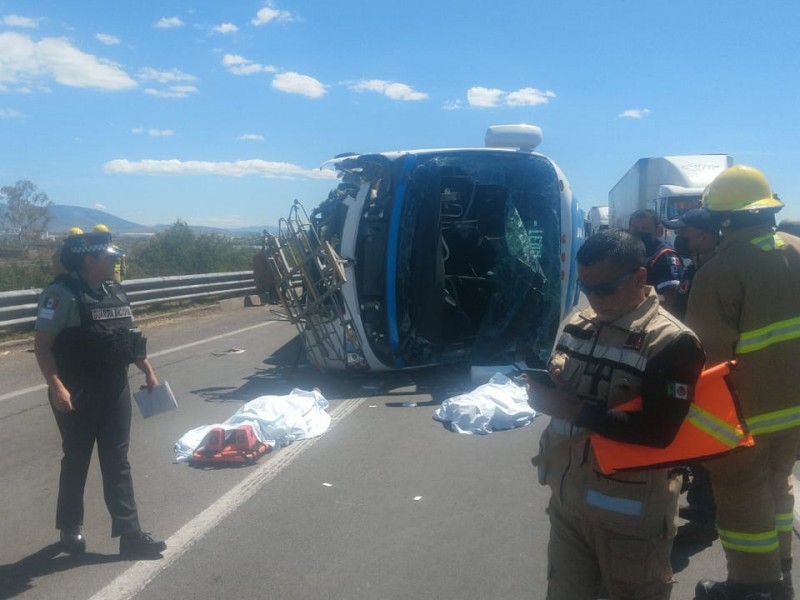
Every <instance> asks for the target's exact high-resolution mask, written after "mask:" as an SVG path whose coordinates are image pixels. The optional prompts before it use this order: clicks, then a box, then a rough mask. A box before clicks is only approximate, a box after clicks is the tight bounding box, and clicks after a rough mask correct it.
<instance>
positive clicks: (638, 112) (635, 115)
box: [617, 108, 650, 119]
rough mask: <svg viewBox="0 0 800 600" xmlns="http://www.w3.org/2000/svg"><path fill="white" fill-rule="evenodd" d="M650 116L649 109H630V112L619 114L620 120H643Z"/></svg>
mask: <svg viewBox="0 0 800 600" xmlns="http://www.w3.org/2000/svg"><path fill="white" fill-rule="evenodd" d="M648 114H650V109H649V108H629V109H628V110H626V111H623V112H621V113H619V114H618V115H617V116H618V117H619V118H620V119H641V118H642V117H644V116H645V115H648Z"/></svg>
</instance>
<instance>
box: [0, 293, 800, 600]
mask: <svg viewBox="0 0 800 600" xmlns="http://www.w3.org/2000/svg"><path fill="white" fill-rule="evenodd" d="M143 329H144V331H145V334H146V335H147V336H148V338H149V340H150V352H151V356H152V357H153V362H154V364H155V366H156V369H157V372H158V374H159V376H160V377H161V378H162V379H166V380H168V381H169V382H170V384H171V385H172V387H173V389H174V390H175V392H176V395H177V396H178V402H179V405H180V407H179V409H178V410H176V411H172V412H169V413H165V414H162V415H158V416H156V417H153V418H152V419H149V420H144V419H142V418H141V416H140V415H138V414H136V415H135V418H134V424H133V431H132V439H133V442H132V448H131V462H132V465H133V473H134V482H135V485H136V493H137V500H138V502H139V505H140V511H141V517H142V521H143V525H144V526H145V528H146V529H149V530H151V531H153V532H154V533H156V534H157V535H162V536H164V537H167V538H168V541H169V543H170V549H169V550H168V551H167V553H166V555H165V558H164V560H162V561H142V562H139V563H136V562H128V561H120V560H119V558H118V556H117V546H116V543H115V542H114V541H112V540H111V539H110V537H109V534H110V524H109V520H108V516H107V513H106V511H105V507H104V506H103V503H102V497H101V496H102V493H101V487H100V480H99V470H98V469H97V465H96V464H94V465H93V467H92V471H91V474H90V480H89V483H88V485H87V493H86V500H87V503H86V504H87V522H86V533H87V537H88V539H89V549H90V552H89V553H87V555H86V556H85V557H83V558H80V559H73V558H69V557H65V556H63V555H57V548H56V547H55V546H54V544H53V542H54V541H55V540H56V537H57V532H56V531H55V529H54V528H53V511H54V504H55V492H56V485H57V472H58V460H59V457H60V451H59V448H58V446H59V443H58V439H57V438H58V436H57V432H56V429H55V424H54V423H53V418H52V415H51V414H50V412H49V408H48V406H47V405H46V400H45V397H44V392H43V391H42V390H39V391H38V392H37V391H34V392H28V393H21V394H19V395H15V393H14V390H24V389H27V388H29V387H31V386H36V385H37V382H38V381H39V380H38V374H37V373H36V370H35V365H34V359H33V356H32V354H30V353H29V352H26V351H25V348H21V349H19V348H18V349H15V350H13V351H9V353H8V354H5V355H4V354H3V353H4V352H5V351H4V350H2V349H0V378H1V380H2V381H4V382H6V381H11V380H13V381H14V386H17V387H15V388H14V389H9V388H8V387H6V388H5V389H4V390H2V391H3V393H4V396H5V399H4V400H2V401H0V450H2V452H0V481H2V492H1V493H0V524H1V525H0V527H1V528H2V536H1V537H0V539H2V540H3V543H2V544H0V598H9V597H15V598H22V599H33V598H70V599H81V598H90V599H92V600H99V599H100V598H109V599H114V600H122V599H123V598H138V599H161V598H164V599H166V598H209V597H215V596H217V595H225V596H228V597H266V596H269V597H270V598H273V599H305V598H315V597H327V598H338V599H343V600H344V599H351V598H386V599H390V600H393V599H397V600H400V599H405V598H409V597H421V598H433V597H448V598H449V597H461V598H464V599H467V600H470V599H473V598H474V599H477V598H482V599H484V598H498V599H500V598H542V597H544V589H545V578H546V573H545V564H546V554H545V553H546V541H547V532H548V525H547V519H546V514H545V511H544V509H545V506H546V501H547V496H548V492H547V490H546V489H545V488H542V487H541V486H539V485H538V484H536V483H535V481H534V477H533V470H532V468H531V466H530V463H529V458H530V457H531V456H532V455H533V454H534V453H535V449H536V443H537V440H538V436H539V433H540V431H541V429H542V428H543V427H544V425H545V424H546V418H538V419H536V420H535V421H534V424H533V425H532V426H530V427H528V428H524V429H518V430H514V431H509V432H497V433H495V434H493V435H491V436H463V435H458V434H454V433H451V432H449V431H447V430H446V429H445V428H444V427H443V426H442V425H441V424H440V423H438V422H436V421H434V420H433V419H432V418H431V417H432V414H433V412H434V410H435V408H436V406H437V405H438V404H439V403H440V402H441V400H442V399H444V398H445V397H447V396H449V395H452V394H453V393H456V392H459V391H463V390H465V389H468V388H469V387H470V384H469V381H468V377H467V373H466V371H465V370H459V369H433V370H429V371H425V372H420V373H413V374H412V373H395V374H386V375H377V376H368V377H350V378H341V377H335V376H325V375H322V374H319V373H316V372H315V371H313V370H312V369H310V368H309V367H308V366H307V365H304V364H302V363H301V364H300V365H299V366H295V365H296V359H297V350H298V345H297V341H296V338H295V330H294V328H293V327H292V326H290V325H289V324H287V323H285V322H277V321H275V320H274V317H273V315H272V314H271V313H270V312H269V310H267V309H266V308H264V307H252V308H247V309H240V310H236V311H232V312H218V313H217V312H210V313H196V314H193V315H185V316H181V317H179V318H173V319H167V320H163V321H162V322H160V323H149V324H144V325H143ZM232 350H244V352H238V353H237V352H231V351H232ZM7 377H8V379H7ZM131 380H132V384H134V385H138V384H139V383H141V380H142V376H141V375H140V374H135V375H133V376H132V379H131ZM293 387H301V388H304V389H310V388H312V387H319V388H320V389H321V390H322V392H323V394H325V396H326V397H327V398H328V399H329V400H330V401H331V409H330V412H331V413H332V415H333V416H334V426H333V427H332V429H331V430H330V431H328V432H327V433H326V434H325V435H324V436H322V437H320V438H317V439H315V440H309V441H305V442H298V443H295V444H293V445H291V446H289V447H288V448H285V449H283V450H280V451H277V452H274V453H273V454H271V455H267V456H266V457H265V458H264V459H262V461H260V462H259V463H258V464H257V465H255V466H253V467H250V468H246V469H224V470H198V469H193V468H191V467H189V466H187V465H179V464H174V463H173V457H172V451H171V447H172V444H173V442H174V441H175V440H176V439H177V438H178V437H180V435H182V434H183V433H184V432H185V431H187V430H189V429H191V428H192V427H195V426H197V425H201V424H207V423H212V422H218V421H221V420H224V419H225V418H227V417H228V416H229V415H230V414H232V413H233V412H234V411H235V410H236V409H237V408H238V407H239V406H241V404H242V403H243V402H245V401H246V400H249V399H252V398H254V397H256V396H258V395H261V394H264V393H277V394H284V393H288V392H289V391H290V390H291V389H292V388H293ZM9 394H10V395H9ZM409 402H413V403H416V406H413V407H412V406H404V404H407V403H409ZM675 563H676V567H677V570H678V572H677V579H678V583H677V584H676V589H675V593H674V594H673V597H674V598H691V597H692V594H691V592H692V590H693V587H694V583H695V582H696V580H697V579H698V578H699V577H701V576H709V575H713V576H721V575H723V574H724V565H723V563H722V553H721V551H720V549H719V545H718V543H717V544H715V545H714V546H713V547H712V548H709V549H705V550H703V551H702V552H699V553H696V554H694V555H693V556H691V557H686V556H680V555H678V554H677V553H676V556H675ZM796 585H797V583H796Z"/></svg>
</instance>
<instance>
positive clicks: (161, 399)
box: [133, 381, 178, 419]
mask: <svg viewBox="0 0 800 600" xmlns="http://www.w3.org/2000/svg"><path fill="white" fill-rule="evenodd" d="M133 398H134V400H136V404H137V405H138V406H139V411H140V412H141V413H142V416H143V417H144V418H145V419H147V418H148V417H152V416H153V415H157V414H158V413H162V412H164V411H167V410H172V409H174V408H178V403H177V401H176V400H175V396H174V395H173V394H172V390H171V389H170V387H169V383H168V382H166V381H164V382H162V383H159V384H158V385H157V386H155V387H154V388H153V389H152V390H148V389H147V388H145V389H143V390H139V391H138V392H134V393H133Z"/></svg>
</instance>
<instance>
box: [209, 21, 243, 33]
mask: <svg viewBox="0 0 800 600" xmlns="http://www.w3.org/2000/svg"><path fill="white" fill-rule="evenodd" d="M212 29H213V30H214V31H215V32H217V33H236V32H237V31H239V28H238V27H237V26H236V25H234V24H233V23H220V24H219V25H215V26H214V27H213V28H212Z"/></svg>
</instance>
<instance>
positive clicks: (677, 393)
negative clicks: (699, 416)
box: [667, 381, 689, 400]
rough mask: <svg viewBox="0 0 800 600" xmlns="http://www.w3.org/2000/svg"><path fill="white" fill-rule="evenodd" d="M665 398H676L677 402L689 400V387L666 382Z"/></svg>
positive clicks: (683, 384)
mask: <svg viewBox="0 0 800 600" xmlns="http://www.w3.org/2000/svg"><path fill="white" fill-rule="evenodd" d="M667 396H669V397H670V398H676V399H678V400H688V399H689V386H688V385H686V384H685V383H678V382H675V381H668V382H667Z"/></svg>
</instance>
